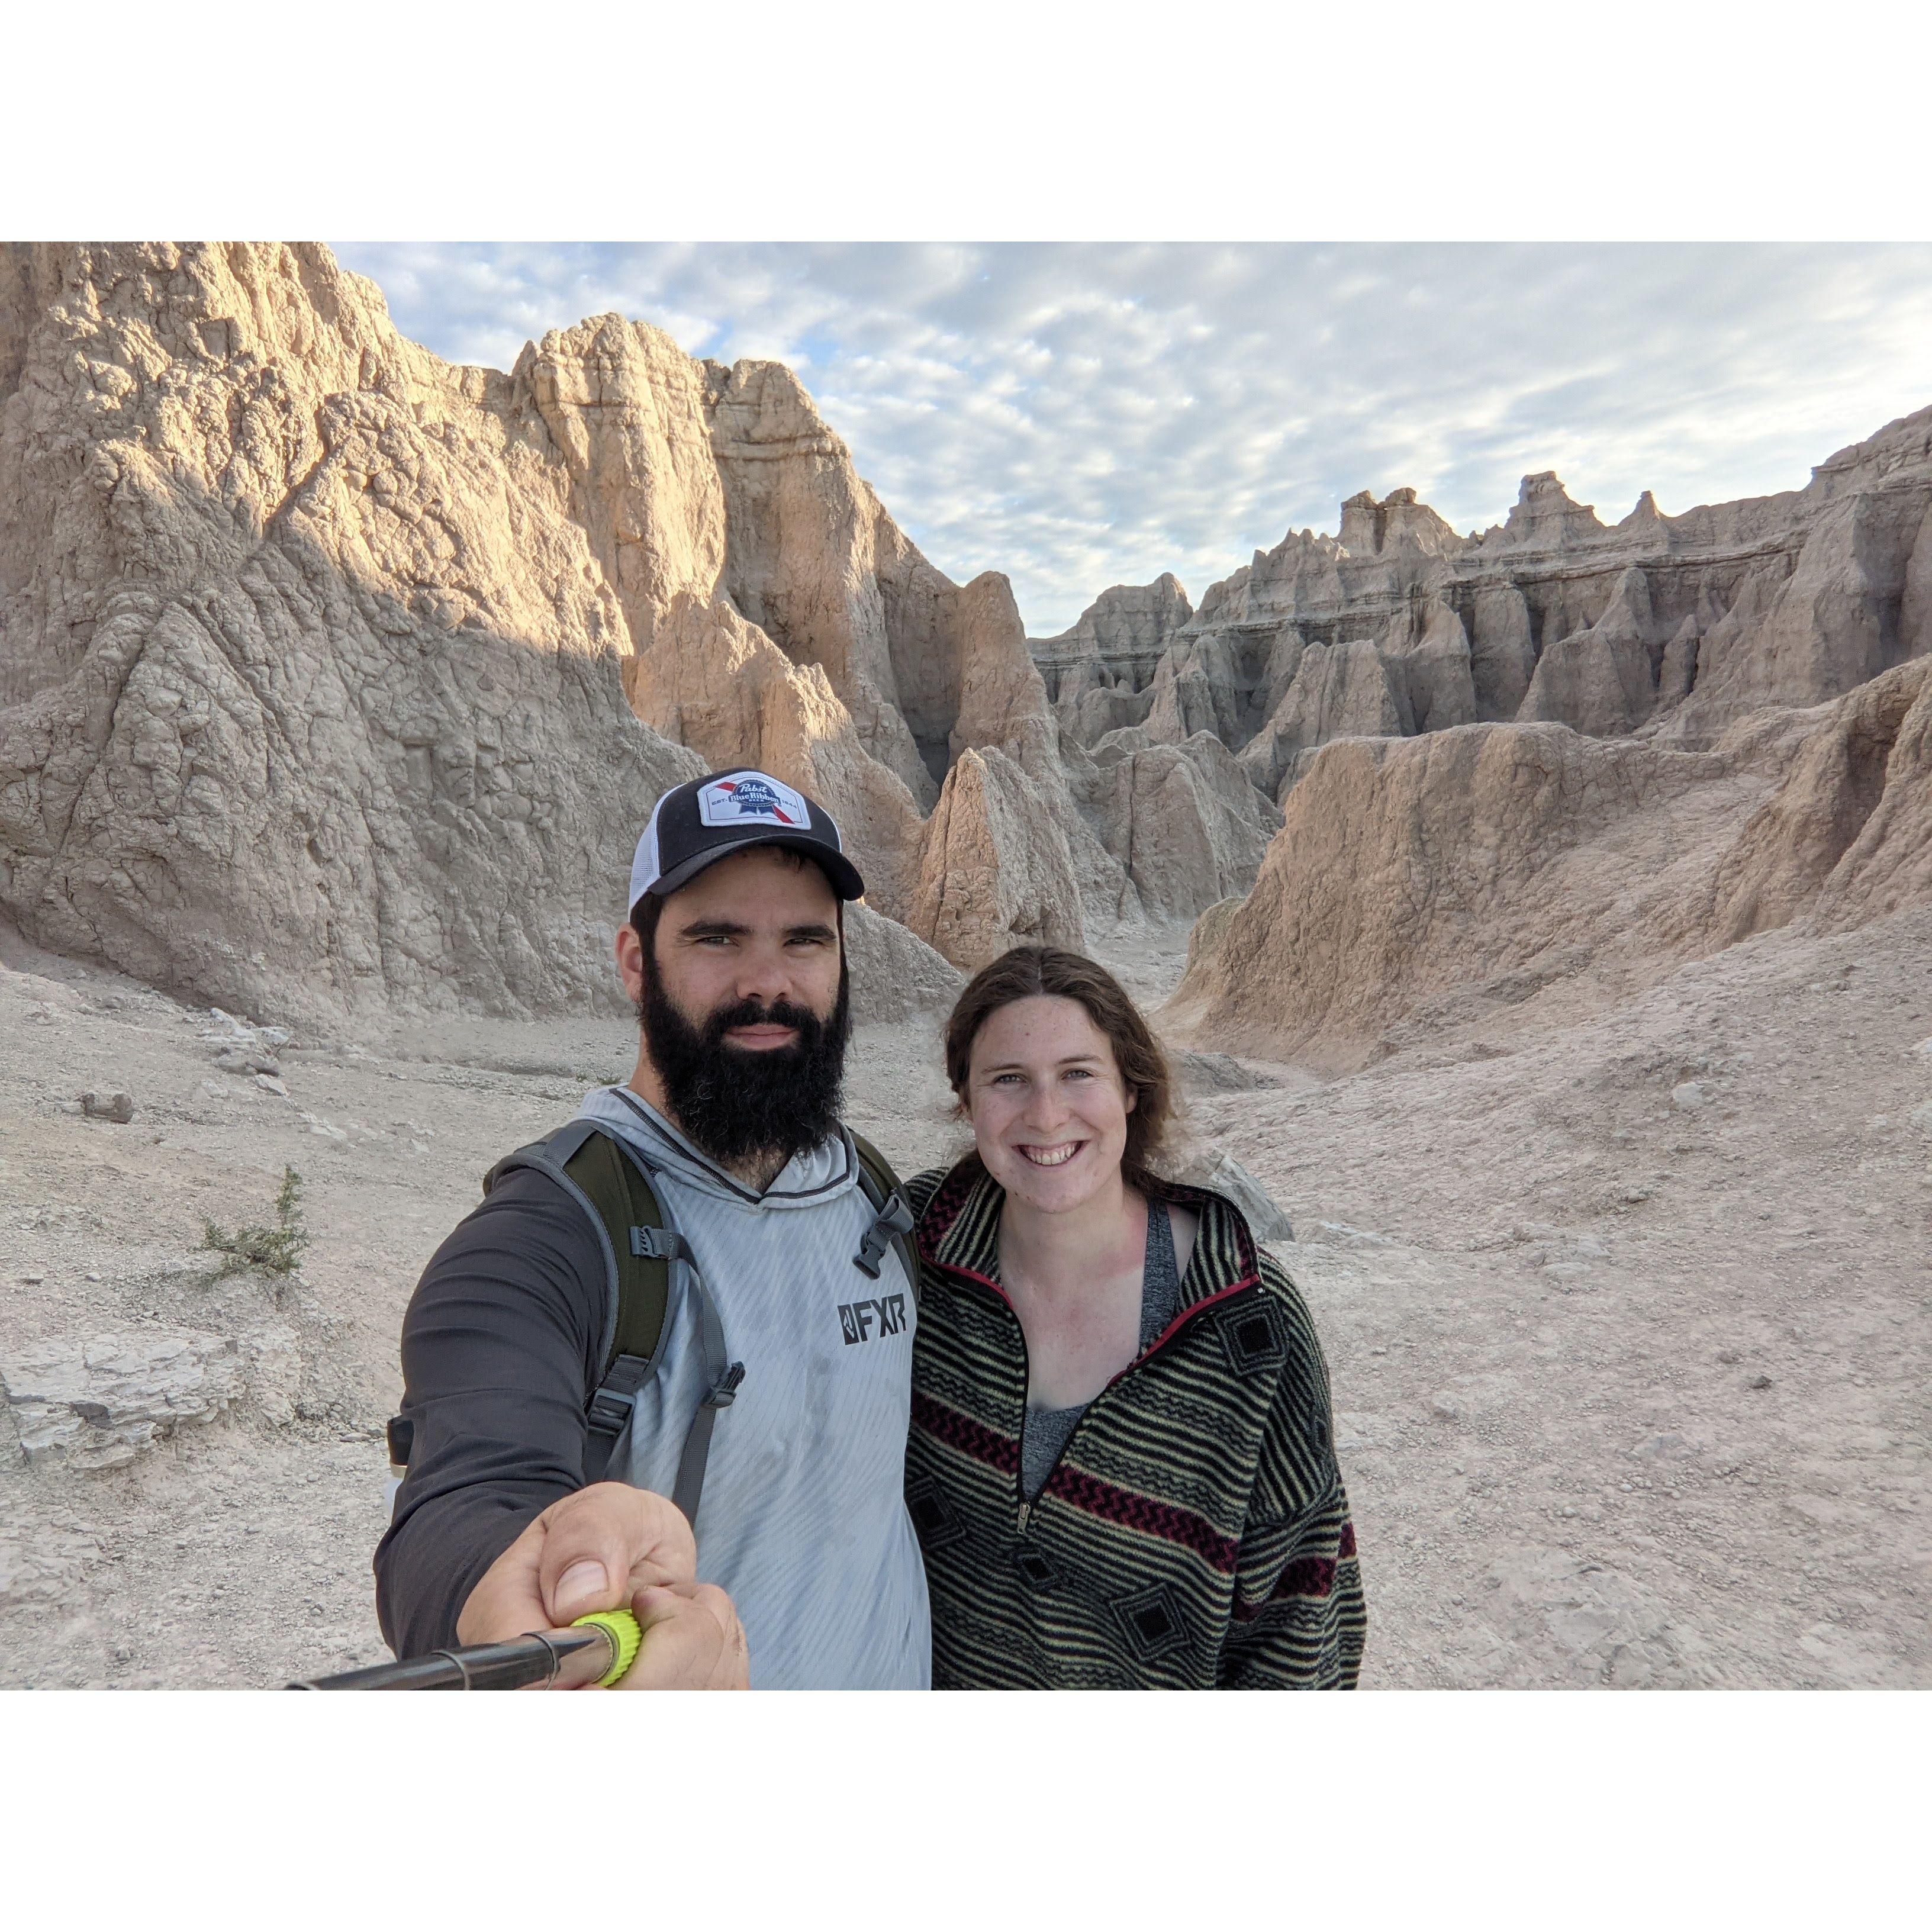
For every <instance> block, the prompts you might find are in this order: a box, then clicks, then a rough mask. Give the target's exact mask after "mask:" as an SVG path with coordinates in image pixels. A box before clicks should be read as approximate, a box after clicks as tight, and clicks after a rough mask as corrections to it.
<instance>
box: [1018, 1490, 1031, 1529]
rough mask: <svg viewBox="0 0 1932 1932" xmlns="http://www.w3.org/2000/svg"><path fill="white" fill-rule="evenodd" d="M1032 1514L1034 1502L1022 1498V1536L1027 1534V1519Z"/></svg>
mask: <svg viewBox="0 0 1932 1932" xmlns="http://www.w3.org/2000/svg"><path fill="white" fill-rule="evenodd" d="M1032 1514H1033V1505H1032V1504H1031V1503H1030V1502H1028V1501H1027V1500H1026V1499H1025V1497H1022V1498H1021V1499H1020V1534H1021V1535H1022V1536H1024V1535H1025V1534H1026V1526H1027V1520H1028V1517H1031V1515H1032Z"/></svg>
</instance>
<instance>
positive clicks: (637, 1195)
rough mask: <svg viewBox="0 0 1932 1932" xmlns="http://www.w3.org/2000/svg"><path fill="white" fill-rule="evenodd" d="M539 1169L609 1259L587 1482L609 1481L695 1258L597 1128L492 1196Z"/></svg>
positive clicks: (548, 1150)
mask: <svg viewBox="0 0 1932 1932" xmlns="http://www.w3.org/2000/svg"><path fill="white" fill-rule="evenodd" d="M520 1167H530V1168H535V1169H536V1170H537V1171H538V1172H539V1173H541V1174H544V1175H547V1176H548V1177H549V1178H550V1180H552V1181H555V1182H556V1184H557V1185H558V1186H559V1187H561V1188H562V1189H563V1190H564V1191H565V1193H567V1194H568V1195H570V1196H572V1198H573V1199H575V1201H576V1202H577V1205H579V1206H580V1208H582V1209H583V1211H584V1213H585V1214H586V1215H587V1216H588V1217H589V1220H590V1223H591V1225H592V1227H593V1228H595V1229H596V1231H597V1236H598V1242H599V1244H600V1245H601V1247H602V1249H603V1251H604V1268H605V1272H606V1275H607V1280H608V1283H609V1286H610V1318H609V1320H608V1322H607V1324H606V1326H605V1329H604V1346H603V1350H602V1361H603V1368H602V1372H601V1374H600V1376H599V1377H598V1383H597V1386H596V1388H595V1390H593V1391H592V1394H591V1397H590V1400H589V1404H588V1406H587V1408H586V1421H587V1423H588V1424H589V1432H590V1433H589V1441H588V1442H586V1444H585V1445H584V1465H583V1480H584V1481H586V1483H597V1482H601V1481H603V1479H604V1472H605V1471H606V1470H607V1469H608V1468H609V1467H610V1453H611V1451H613V1449H614V1448H616V1445H617V1439H618V1438H619V1436H621V1435H622V1433H624V1427H625V1424H627V1423H628V1421H630V1419H631V1397H633V1396H634V1395H635V1394H637V1391H638V1390H639V1389H640V1388H643V1385H644V1384H645V1383H646V1382H648V1381H649V1379H650V1377H651V1375H652V1372H653V1371H654V1370H655V1368H656V1366H657V1355H658V1347H659V1346H660V1344H661V1343H662V1341H663V1340H664V1315H665V1311H666V1310H667V1308H668V1307H669V1306H670V1264H671V1262H673V1260H674V1259H688V1256H689V1253H690V1250H689V1249H688V1247H687V1246H686V1245H685V1241H684V1239H683V1237H682V1235H679V1234H678V1233H677V1232H676V1230H675V1229H673V1228H670V1227H669V1226H667V1223H666V1217H665V1214H664V1208H663V1205H662V1203H661V1202H659V1200H658V1196H657V1191H656V1190H655V1188H653V1187H652V1185H651V1183H650V1177H649V1175H648V1174H647V1173H646V1172H645V1170H644V1169H643V1166H642V1164H641V1163H639V1162H637V1161H635V1160H628V1159H626V1158H625V1151H624V1150H623V1149H622V1148H621V1147H620V1146H619V1143H618V1142H617V1141H616V1139H615V1137H614V1136H612V1135H610V1134H608V1133H605V1132H604V1130H603V1129H602V1128H601V1127H599V1126H598V1125H597V1124H596V1123H595V1121H571V1122H569V1123H568V1124H567V1125H566V1126H564V1127H559V1128H558V1129H557V1130H556V1132H555V1133H552V1134H547V1135H546V1136H544V1139H541V1140H540V1141H533V1142H531V1143H530V1145H529V1146H527V1147H522V1148H517V1151H515V1152H514V1154H508V1155H506V1156H505V1157H504V1158H503V1159H502V1160H499V1162H498V1163H496V1166H494V1167H493V1168H492V1169H490V1172H489V1174H488V1175H487V1177H486V1178H485V1179H484V1183H483V1191H484V1193H486V1194H487V1193H489V1191H490V1189H491V1188H492V1187H494V1186H495V1185H496V1183H497V1182H498V1181H500V1180H501V1179H502V1178H503V1176H504V1175H505V1174H507V1173H509V1172H511V1171H512V1170H513V1169H517V1168H520Z"/></svg>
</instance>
